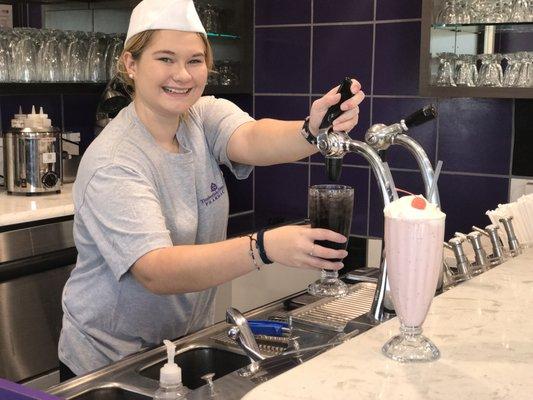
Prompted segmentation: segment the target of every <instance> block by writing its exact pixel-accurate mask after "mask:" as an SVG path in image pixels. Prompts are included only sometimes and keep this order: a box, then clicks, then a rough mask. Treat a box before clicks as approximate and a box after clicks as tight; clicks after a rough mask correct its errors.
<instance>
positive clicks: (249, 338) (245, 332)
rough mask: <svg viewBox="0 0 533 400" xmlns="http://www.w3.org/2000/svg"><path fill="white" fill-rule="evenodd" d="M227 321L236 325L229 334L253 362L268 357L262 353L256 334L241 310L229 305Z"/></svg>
mask: <svg viewBox="0 0 533 400" xmlns="http://www.w3.org/2000/svg"><path fill="white" fill-rule="evenodd" d="M226 322H227V323H228V324H233V325H234V326H232V327H231V328H230V330H229V331H228V336H229V337H230V338H231V339H233V340H235V341H236V342H237V343H238V344H239V345H240V346H241V348H242V349H243V350H244V352H245V353H246V355H247V356H248V357H250V359H251V360H252V362H257V361H261V360H265V359H266V357H265V356H264V355H263V354H261V351H260V349H259V345H258V344H257V341H256V340H255V336H254V334H253V332H252V330H251V329H250V325H248V321H247V320H246V318H244V316H243V315H242V314H241V313H240V312H239V310H237V309H235V308H233V307H229V308H228V309H227V310H226Z"/></svg>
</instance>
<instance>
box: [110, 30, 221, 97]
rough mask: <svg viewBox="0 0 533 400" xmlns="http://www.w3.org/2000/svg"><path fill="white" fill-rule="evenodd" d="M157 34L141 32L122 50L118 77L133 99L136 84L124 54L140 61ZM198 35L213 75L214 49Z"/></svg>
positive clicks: (118, 63) (203, 36)
mask: <svg viewBox="0 0 533 400" xmlns="http://www.w3.org/2000/svg"><path fill="white" fill-rule="evenodd" d="M156 32H157V30H148V31H143V32H139V33H137V34H136V35H134V36H132V37H131V38H130V39H129V40H128V41H127V42H126V44H125V46H124V50H122V54H121V55H120V58H119V59H118V62H117V73H116V76H117V77H118V79H119V80H120V81H121V82H122V83H124V85H125V87H126V90H128V92H129V94H130V95H131V97H132V98H133V95H134V94H135V82H134V80H133V79H131V78H130V77H129V75H128V71H127V69H126V64H125V63H124V54H125V53H126V52H130V53H131V56H132V58H133V59H134V60H135V61H137V60H139V58H141V55H142V53H143V52H144V50H146V48H147V47H148V46H149V45H150V42H151V41H152V39H153V36H154V34H155V33H156ZM197 35H198V36H199V37H200V38H201V39H202V42H203V43H204V46H205V63H206V65H207V70H208V72H209V73H212V72H213V63H214V61H213V49H212V48H211V44H210V43H209V40H207V37H206V36H205V35H203V34H201V33H197Z"/></svg>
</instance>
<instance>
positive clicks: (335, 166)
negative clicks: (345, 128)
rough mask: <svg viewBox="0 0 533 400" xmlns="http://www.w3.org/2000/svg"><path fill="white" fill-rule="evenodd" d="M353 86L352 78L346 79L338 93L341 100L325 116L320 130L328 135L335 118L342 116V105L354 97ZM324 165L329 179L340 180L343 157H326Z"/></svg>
mask: <svg viewBox="0 0 533 400" xmlns="http://www.w3.org/2000/svg"><path fill="white" fill-rule="evenodd" d="M351 86H352V80H351V78H344V79H343V81H342V82H341V84H340V86H339V90H337V93H340V94H341V99H340V100H339V102H338V103H337V104H334V105H332V106H331V107H330V108H329V109H328V111H327V112H326V115H324V118H323V119H322V122H321V123H320V128H319V129H320V130H323V129H325V130H327V131H328V133H329V131H331V127H332V124H333V121H334V120H335V118H337V117H338V116H339V115H341V114H342V110H341V104H342V103H343V102H344V101H346V100H348V99H349V98H350V97H352V96H353V93H352V90H351ZM324 163H325V167H326V174H327V175H328V179H329V180H331V181H334V182H337V181H338V180H339V179H340V177H341V172H342V156H328V155H325V160H324Z"/></svg>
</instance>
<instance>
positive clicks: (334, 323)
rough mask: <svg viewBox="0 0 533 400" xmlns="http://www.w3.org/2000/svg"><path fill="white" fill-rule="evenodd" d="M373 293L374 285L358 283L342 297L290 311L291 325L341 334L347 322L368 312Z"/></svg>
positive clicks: (331, 298)
mask: <svg viewBox="0 0 533 400" xmlns="http://www.w3.org/2000/svg"><path fill="white" fill-rule="evenodd" d="M375 291H376V284H374V283H358V284H356V285H353V286H351V287H350V289H349V292H348V294H347V295H346V296H344V297H338V298H337V297H328V298H324V299H321V300H319V301H316V302H315V303H312V304H309V305H307V306H304V307H302V308H298V309H296V310H294V311H292V312H291V319H292V323H293V324H297V323H298V324H302V325H311V326H315V327H316V326H317V325H318V326H319V327H320V328H323V329H327V330H333V331H337V332H342V331H343V330H344V327H345V326H346V324H347V323H348V322H349V321H351V320H352V319H354V318H357V317H360V316H361V315H363V314H366V313H368V312H369V311H370V308H371V307H372V301H373V299H374V292H375Z"/></svg>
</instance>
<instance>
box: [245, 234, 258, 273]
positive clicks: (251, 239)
mask: <svg viewBox="0 0 533 400" xmlns="http://www.w3.org/2000/svg"><path fill="white" fill-rule="evenodd" d="M247 236H248V238H249V239H250V257H252V261H253V263H254V266H255V268H257V269H258V270H259V269H261V267H260V266H259V264H257V261H256V260H255V254H254V247H253V243H254V242H255V243H256V246H257V240H256V239H255V238H254V234H253V233H251V234H249V235H247Z"/></svg>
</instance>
